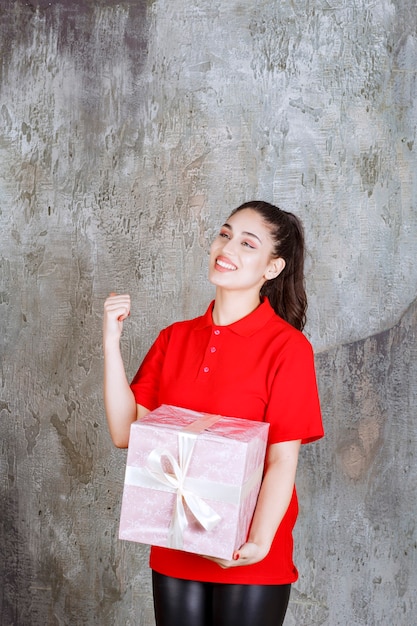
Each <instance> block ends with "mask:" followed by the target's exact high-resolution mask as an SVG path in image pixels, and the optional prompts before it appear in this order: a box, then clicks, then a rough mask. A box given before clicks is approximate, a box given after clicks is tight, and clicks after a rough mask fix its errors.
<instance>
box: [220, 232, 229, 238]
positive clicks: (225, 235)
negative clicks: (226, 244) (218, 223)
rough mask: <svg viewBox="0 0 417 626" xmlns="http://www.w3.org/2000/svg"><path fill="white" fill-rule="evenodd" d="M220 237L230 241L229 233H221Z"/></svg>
mask: <svg viewBox="0 0 417 626" xmlns="http://www.w3.org/2000/svg"><path fill="white" fill-rule="evenodd" d="M219 237H224V238H225V239H230V235H229V233H219Z"/></svg>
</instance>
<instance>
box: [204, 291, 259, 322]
mask: <svg viewBox="0 0 417 626" xmlns="http://www.w3.org/2000/svg"><path fill="white" fill-rule="evenodd" d="M259 304H260V297H259V293H254V294H248V293H247V292H239V291H234V292H231V291H227V292H226V291H224V290H221V289H217V290H216V297H215V300H214V308H213V313H212V316H213V322H214V324H216V326H228V325H229V324H233V323H234V322H237V321H238V320H241V319H242V318H243V317H246V315H249V314H250V313H252V311H254V310H255V309H257V308H258V306H259Z"/></svg>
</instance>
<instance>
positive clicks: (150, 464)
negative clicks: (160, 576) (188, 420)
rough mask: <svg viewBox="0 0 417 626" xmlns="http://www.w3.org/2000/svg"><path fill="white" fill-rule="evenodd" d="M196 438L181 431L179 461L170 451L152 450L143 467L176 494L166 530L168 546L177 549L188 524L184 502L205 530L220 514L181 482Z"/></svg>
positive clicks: (209, 528)
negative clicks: (166, 461)
mask: <svg viewBox="0 0 417 626" xmlns="http://www.w3.org/2000/svg"><path fill="white" fill-rule="evenodd" d="M196 440H197V436H196V435H195V434H194V433H190V432H185V431H183V432H180V433H179V436H178V458H179V462H177V460H176V459H175V458H174V457H173V455H172V454H171V453H170V452H168V451H166V450H158V449H155V450H152V452H151V453H150V454H149V456H148V460H147V466H146V468H145V469H146V470H147V472H148V473H149V475H150V476H151V477H152V478H153V479H154V480H156V481H158V482H159V483H162V485H164V486H165V487H168V490H169V491H173V492H174V493H175V494H176V500H175V506H174V511H173V514H172V518H171V523H170V527H169V533H168V546H169V547H170V548H175V549H177V550H181V549H182V547H183V537H184V531H185V529H186V527H187V526H188V520H187V515H186V512H185V507H184V502H185V503H186V504H187V507H188V509H189V510H190V511H191V513H192V514H193V516H194V517H195V519H196V520H197V521H198V522H199V523H200V524H201V526H202V527H203V528H204V529H205V530H212V529H213V528H214V527H215V526H216V525H217V524H218V523H219V522H220V520H221V517H220V515H218V514H217V513H216V511H214V509H212V508H211V506H209V505H208V504H207V503H206V502H205V501H204V500H203V499H202V498H201V497H200V496H198V495H196V494H195V493H193V492H192V491H190V490H189V489H187V488H186V487H185V485H184V483H185V479H186V476H187V472H188V467H189V464H190V460H191V456H192V453H193V449H194V445H195V442H196ZM163 459H167V460H168V462H169V463H170V465H171V468H172V473H171V472H168V471H165V470H164V464H163Z"/></svg>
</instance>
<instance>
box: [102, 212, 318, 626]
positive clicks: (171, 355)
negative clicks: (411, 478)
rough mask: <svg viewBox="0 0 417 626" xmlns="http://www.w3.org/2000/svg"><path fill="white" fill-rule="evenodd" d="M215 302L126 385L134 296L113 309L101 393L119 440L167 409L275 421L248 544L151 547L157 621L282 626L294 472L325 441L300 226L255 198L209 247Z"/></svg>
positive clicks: (107, 319) (175, 330)
mask: <svg viewBox="0 0 417 626" xmlns="http://www.w3.org/2000/svg"><path fill="white" fill-rule="evenodd" d="M209 280H210V282H211V283H212V284H213V285H215V287H216V294H215V300H214V301H213V302H212V303H211V304H210V306H209V308H208V310H207V311H206V313H205V314H204V315H202V316H201V317H198V318H196V319H193V320H189V321H185V322H177V323H175V324H172V325H171V326H169V327H168V328H166V329H164V330H162V331H161V333H160V334H159V336H158V337H157V339H156V341H155V343H154V344H153V346H152V347H151V349H150V350H149V352H148V354H147V355H146V357H145V359H144V361H143V363H142V365H141V366H140V368H139V370H138V372H137V374H136V376H135V377H134V379H133V381H132V383H131V384H129V382H128V380H127V378H126V375H125V370H124V366H123V361H122V357H121V354H120V347H119V340H120V335H121V332H122V328H123V320H125V319H126V318H127V317H128V315H129V314H130V298H129V296H128V295H114V294H111V296H110V297H109V298H108V299H107V300H106V303H105V306H104V310H105V313H104V357H105V366H104V398H105V407H106V414H107V419H108V424H109V429H110V434H111V437H112V439H113V442H114V443H115V445H116V446H119V447H127V445H128V440H129V432H130V425H131V424H132V422H133V421H134V420H136V419H140V418H141V417H143V416H144V415H146V413H148V412H149V411H151V410H154V409H155V408H157V407H158V406H160V405H161V404H171V405H174V406H180V407H185V408H188V409H192V410H195V411H204V412H206V413H216V414H222V415H226V416H231V417H241V418H246V419H253V420H266V421H268V422H269V423H270V430H269V442H268V448H267V456H266V462H265V472H264V477H263V481H262V485H261V490H260V494H259V498H258V502H257V506H256V509H255V513H254V516H253V520H252V524H251V528H250V531H249V535H248V538H247V542H246V543H245V544H243V545H242V546H241V547H240V548H239V550H237V551H236V552H235V554H234V555H233V559H232V560H231V561H224V560H220V559H212V558H207V557H203V556H198V555H195V554H190V553H186V552H182V551H178V550H172V549H168V548H160V547H153V548H152V549H151V557H150V566H151V568H152V576H153V591H154V604H155V616H156V623H157V626H253V625H254V624H262V625H263V626H272V625H273V626H279V625H280V624H282V623H283V620H284V617H285V612H286V610H287V605H288V600H289V595H290V588H291V583H293V582H294V581H295V580H297V576H298V573H297V570H296V568H295V566H294V564H293V560H292V549H293V540H292V529H293V527H294V524H295V521H296V517H297V512H298V506H297V496H296V492H295V486H294V483H295V474H296V468H297V461H298V453H299V449H300V444H301V443H307V442H310V441H314V440H315V439H318V438H320V437H321V436H322V435H323V427H322V421H321V415H320V406H319V399H318V393H317V384H316V377H315V370H314V357H313V352H312V348H311V345H310V343H309V342H308V340H307V339H306V338H305V336H304V335H303V334H302V332H301V331H302V329H303V327H304V323H305V311H306V307H307V300H306V295H305V291H304V237H303V230H302V226H301V224H300V222H299V220H298V219H297V218H296V217H295V216H294V215H293V214H291V213H288V212H285V211H282V210H280V209H279V208H277V207H275V206H273V205H271V204H268V203H266V202H259V201H254V202H247V203H245V204H243V205H241V206H240V207H238V208H237V209H235V210H234V211H233V212H232V214H231V215H230V217H229V218H228V219H227V221H226V223H225V224H223V226H222V227H221V228H220V231H219V234H218V235H217V237H216V238H215V240H214V242H213V244H212V246H211V251H210V265H209Z"/></svg>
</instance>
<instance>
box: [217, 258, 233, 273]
mask: <svg viewBox="0 0 417 626" xmlns="http://www.w3.org/2000/svg"><path fill="white" fill-rule="evenodd" d="M216 269H217V270H218V271H220V272H221V271H222V270H227V271H232V272H234V271H235V270H237V267H236V265H234V263H231V262H230V261H229V260H228V259H226V258H225V257H220V256H219V257H217V259H216Z"/></svg>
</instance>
